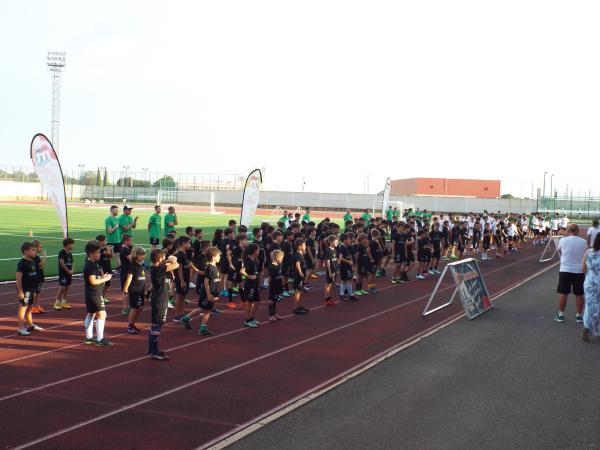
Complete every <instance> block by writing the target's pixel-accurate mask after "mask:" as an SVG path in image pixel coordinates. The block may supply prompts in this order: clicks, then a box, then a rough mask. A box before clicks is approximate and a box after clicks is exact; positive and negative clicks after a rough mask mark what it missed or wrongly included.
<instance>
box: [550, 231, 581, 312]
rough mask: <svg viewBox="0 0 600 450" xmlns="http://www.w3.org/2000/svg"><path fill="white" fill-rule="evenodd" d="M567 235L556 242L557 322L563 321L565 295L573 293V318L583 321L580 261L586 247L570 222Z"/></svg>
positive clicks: (565, 304) (565, 303)
mask: <svg viewBox="0 0 600 450" xmlns="http://www.w3.org/2000/svg"><path fill="white" fill-rule="evenodd" d="M567 233H568V236H566V237H564V238H562V239H561V240H560V241H559V243H558V253H559V254H560V272H559V274H558V288H557V289H556V291H557V292H558V294H559V297H558V313H557V314H556V316H555V317H554V320H556V321H557V322H564V321H565V307H566V306H567V297H568V295H569V294H571V293H573V295H575V306H576V308H577V315H576V316H575V320H576V321H577V322H578V323H582V322H583V317H582V313H583V282H584V279H585V274H584V273H583V271H582V270H581V269H582V267H581V266H582V264H581V261H582V260H583V256H584V254H585V252H586V250H587V249H588V246H587V242H586V241H585V239H583V238H580V237H579V227H578V226H577V224H575V223H572V224H570V225H569V226H568V228H567Z"/></svg>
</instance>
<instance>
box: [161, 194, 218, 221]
mask: <svg viewBox="0 0 600 450" xmlns="http://www.w3.org/2000/svg"><path fill="white" fill-rule="evenodd" d="M156 204H157V205H163V204H164V205H169V204H172V205H177V204H179V205H182V204H184V205H195V206H199V207H201V211H202V212H207V213H209V214H211V215H218V214H224V213H225V211H217V209H216V207H215V193H214V192H209V191H194V190H188V191H177V190H170V189H159V190H158V191H157V192H156Z"/></svg>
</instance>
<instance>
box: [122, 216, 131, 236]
mask: <svg viewBox="0 0 600 450" xmlns="http://www.w3.org/2000/svg"><path fill="white" fill-rule="evenodd" d="M132 223H133V217H131V214H130V215H125V214H121V215H120V216H119V226H120V227H121V230H120V231H121V237H122V236H123V235H125V234H126V235H128V236H133V228H129V229H128V230H127V231H125V230H123V227H126V226H127V225H131V224H132Z"/></svg>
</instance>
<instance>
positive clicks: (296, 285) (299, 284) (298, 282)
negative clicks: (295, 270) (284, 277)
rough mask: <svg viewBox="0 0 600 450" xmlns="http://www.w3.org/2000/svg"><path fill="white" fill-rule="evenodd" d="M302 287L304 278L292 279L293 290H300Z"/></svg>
mask: <svg viewBox="0 0 600 450" xmlns="http://www.w3.org/2000/svg"><path fill="white" fill-rule="evenodd" d="M303 287H304V278H297V277H296V278H294V289H302V288H303Z"/></svg>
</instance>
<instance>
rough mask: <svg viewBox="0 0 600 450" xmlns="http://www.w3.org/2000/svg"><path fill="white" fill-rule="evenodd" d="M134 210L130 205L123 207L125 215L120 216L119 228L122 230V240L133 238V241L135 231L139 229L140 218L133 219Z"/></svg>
mask: <svg viewBox="0 0 600 450" xmlns="http://www.w3.org/2000/svg"><path fill="white" fill-rule="evenodd" d="M132 209H133V208H132V207H131V206H129V205H125V206H123V214H121V215H120V216H119V228H120V230H121V239H122V238H123V236H125V235H127V236H131V238H132V239H133V230H134V228H135V227H137V221H138V217H137V216H136V217H135V219H134V218H133V217H131V210H132Z"/></svg>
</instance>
